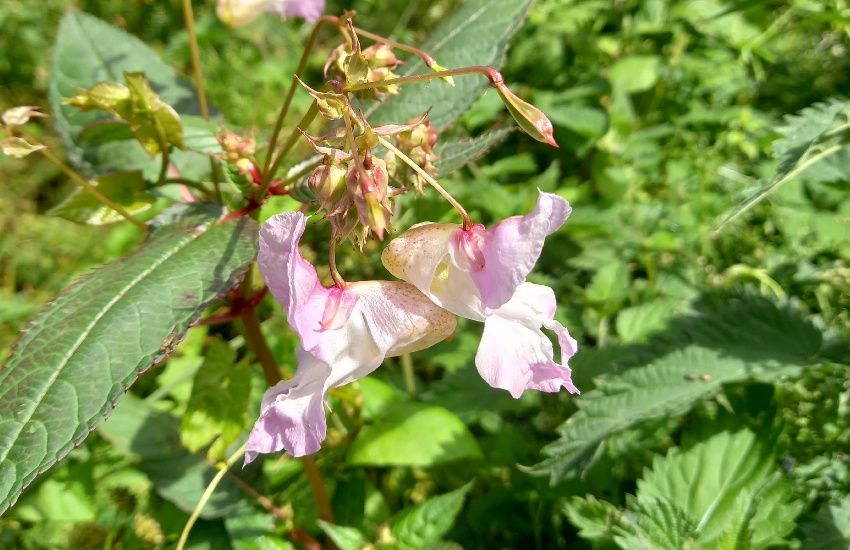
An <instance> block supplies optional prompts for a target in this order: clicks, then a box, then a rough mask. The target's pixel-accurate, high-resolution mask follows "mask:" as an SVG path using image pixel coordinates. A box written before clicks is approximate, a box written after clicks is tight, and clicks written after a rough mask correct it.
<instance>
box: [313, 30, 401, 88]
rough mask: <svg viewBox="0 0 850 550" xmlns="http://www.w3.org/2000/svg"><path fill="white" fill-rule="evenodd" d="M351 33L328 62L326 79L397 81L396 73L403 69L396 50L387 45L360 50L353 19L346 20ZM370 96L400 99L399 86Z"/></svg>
mask: <svg viewBox="0 0 850 550" xmlns="http://www.w3.org/2000/svg"><path fill="white" fill-rule="evenodd" d="M346 23H347V25H348V32H347V33H345V36H346V41H345V43H344V44H340V45H339V46H337V47H336V48H335V49H334V50H333V51H332V52H331V54H330V55H329V56H328V59H327V61H326V62H325V77H326V78H332V79H338V80H341V81H344V82H346V83H351V84H362V83H364V82H383V81H385V80H391V79H394V78H398V76H399V75H397V74H396V73H394V72H393V71H394V70H395V69H396V68H398V66H399V65H401V61H400V60H399V59H398V58H397V57H396V55H395V53H394V52H393V49H392V48H391V47H390V46H388V45H387V44H383V43H376V44H373V45H371V46H369V47H368V48H366V49H361V47H360V39H359V38H358V37H357V33H356V32H354V27H353V25H352V23H351V20H350V19H347V20H346ZM369 92H370V93H371V94H372V95H374V96H376V97H384V96H386V95H398V93H399V87H398V85H396V84H388V85H386V86H376V87H374V88H371V89H370V90H369Z"/></svg>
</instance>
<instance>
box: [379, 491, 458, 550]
mask: <svg viewBox="0 0 850 550" xmlns="http://www.w3.org/2000/svg"><path fill="white" fill-rule="evenodd" d="M471 488H472V483H471V482H470V483H467V484H466V485H464V486H463V487H461V488H459V489H455V490H454V491H452V492H451V493H446V494H445V495H440V496H438V497H434V498H429V499H428V500H426V501H425V502H423V503H422V504H419V505H418V506H414V507H413V508H410V509H408V510H404V511H403V512H401V513H400V514H399V515H398V516H397V517H396V518H394V519H392V520H390V534H391V535H392V537H393V539H394V543H393V548H399V549H400V550H407V549H410V550H418V549H420V548H426V547H427V546H428V545H431V544H434V543H436V542H438V541H439V540H440V538H442V537H443V535H445V534H446V533H448V532H449V529H451V528H452V524H453V523H454V522H455V519H456V518H457V516H458V514H459V513H460V510H461V508H463V501H464V499H465V498H466V494H467V493H469V490H470V489H471Z"/></svg>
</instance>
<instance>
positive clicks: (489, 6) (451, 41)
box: [369, 0, 531, 129]
mask: <svg viewBox="0 0 850 550" xmlns="http://www.w3.org/2000/svg"><path fill="white" fill-rule="evenodd" d="M530 4H531V2H530V0H520V1H517V0H470V1H468V2H463V3H462V4H460V5H459V7H458V8H457V10H456V11H455V12H454V13H453V14H452V15H451V17H449V18H447V19H446V20H445V21H443V23H442V24H441V25H440V26H439V27H437V29H436V30H435V31H434V33H433V34H432V35H431V37H430V38H429V39H428V41H427V42H425V44H424V45H423V46H422V49H423V50H425V51H426V52H428V54H429V55H431V56H432V57H433V58H434V59H436V60H437V61H438V62H439V63H440V65H443V66H444V67H447V68H449V69H454V68H460V67H468V66H471V65H489V66H493V67H497V68H498V67H499V66H500V65H501V64H502V62H503V61H504V58H505V51H506V50H507V45H508V41H509V40H510V39H511V37H512V36H513V34H514V33H515V32H516V31H517V29H518V28H519V27H520V25H522V22H523V20H524V19H525V15H526V12H527V11H528V7H529V5H530ZM404 67H405V70H404V71H402V73H401V76H406V75H412V74H422V73H428V72H431V70H430V69H429V68H428V67H426V66H425V64H424V63H423V62H422V61H421V60H419V59H415V60H413V61H410V62H409V63H408V64H407V65H405V66H404ZM454 83H455V85H454V86H450V85H449V84H448V83H446V82H444V81H443V80H440V79H435V80H432V81H429V82H427V83H415V84H408V85H405V86H403V87H402V88H401V94H400V95H399V96H394V97H392V98H390V99H389V100H387V101H386V102H385V103H383V104H382V105H381V106H379V107H378V108H377V109H376V110H375V111H374V112H373V113H371V114H370V117H369V119H370V121H373V122H375V123H379V124H389V123H398V122H403V121H405V120H410V119H412V118H414V117H418V116H421V115H422V113H424V112H426V111H428V110H429V109H430V114H429V117H428V118H429V120H430V121H431V123H432V124H434V125H435V126H436V127H437V128H440V129H442V128H445V127H447V126H449V125H450V124H451V123H452V122H453V121H454V120H455V119H456V118H457V117H458V116H460V115H461V114H462V113H463V112H464V111H466V110H467V109H468V108H469V106H470V105H472V103H473V102H474V101H475V99H476V98H477V97H478V96H479V95H480V94H481V92H482V91H483V90H485V89H486V88H487V86H488V84H489V83H488V82H487V79H486V78H484V77H483V76H480V75H471V76H458V77H455V78H454Z"/></svg>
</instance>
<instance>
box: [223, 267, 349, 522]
mask: <svg viewBox="0 0 850 550" xmlns="http://www.w3.org/2000/svg"><path fill="white" fill-rule="evenodd" d="M250 275H251V274H250V272H249V273H248V275H246V279H245V280H246V281H250ZM248 286H249V285H247V284H246V285H245V288H248ZM240 318H241V319H242V325H243V327H244V329H245V330H244V334H245V342H246V343H247V344H248V347H250V348H251V350H252V351H253V352H254V356H256V358H257V361H259V363H260V366H262V368H263V375H264V376H265V377H266V382H268V384H269V386H274V385H275V384H277V383H278V382H280V381H281V380H283V377H282V376H281V375H280V368H279V367H278V365H277V361H276V360H275V358H274V354H273V353H272V350H271V348H269V344H268V342H267V341H266V337H265V336H263V331H262V329H261V327H260V318H259V317H258V316H257V310H256V308H248V309H245V310H244V311H243V312H242V314H241V315H240ZM300 460H301V466H302V467H303V468H304V475H306V476H307V482H308V483H309V484H310V488H311V489H312V490H313V498H315V499H316V506H317V507H318V509H319V517H320V518H322V519H323V520H325V521H327V522H329V523H333V522H334V514H333V508H332V507H331V501H330V498H328V491H327V489H326V488H325V482H324V480H323V479H322V473H321V472H320V471H319V467H318V466H317V465H316V461H315V460H314V459H313V457H310V456H304V457H301V458H300Z"/></svg>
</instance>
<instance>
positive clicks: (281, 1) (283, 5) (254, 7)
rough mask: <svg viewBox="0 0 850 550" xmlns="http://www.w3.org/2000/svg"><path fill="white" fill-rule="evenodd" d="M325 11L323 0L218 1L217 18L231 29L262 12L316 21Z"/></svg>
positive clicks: (243, 24)
mask: <svg viewBox="0 0 850 550" xmlns="http://www.w3.org/2000/svg"><path fill="white" fill-rule="evenodd" d="M324 9H325V0H218V3H217V4H216V13H217V14H218V18H219V19H221V20H222V21H223V22H224V23H225V24H227V25H230V26H231V27H242V26H245V25H247V24H249V23H251V22H252V21H254V20H255V19H256V18H257V17H259V16H260V15H261V14H263V13H264V12H270V11H273V12H276V13H278V14H280V16H281V17H288V16H291V17H301V18H302V19H306V20H307V21H311V22H313V21H316V20H317V19H318V18H319V17H321V15H322V11H323V10H324Z"/></svg>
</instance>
